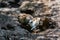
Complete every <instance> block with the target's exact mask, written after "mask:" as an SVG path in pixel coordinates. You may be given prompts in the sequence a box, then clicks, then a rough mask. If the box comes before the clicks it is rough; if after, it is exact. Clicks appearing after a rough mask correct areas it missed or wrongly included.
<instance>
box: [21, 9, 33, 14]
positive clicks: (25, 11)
mask: <svg viewBox="0 0 60 40" xmlns="http://www.w3.org/2000/svg"><path fill="white" fill-rule="evenodd" d="M21 13H27V14H32V13H34V11H33V10H21Z"/></svg>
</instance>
